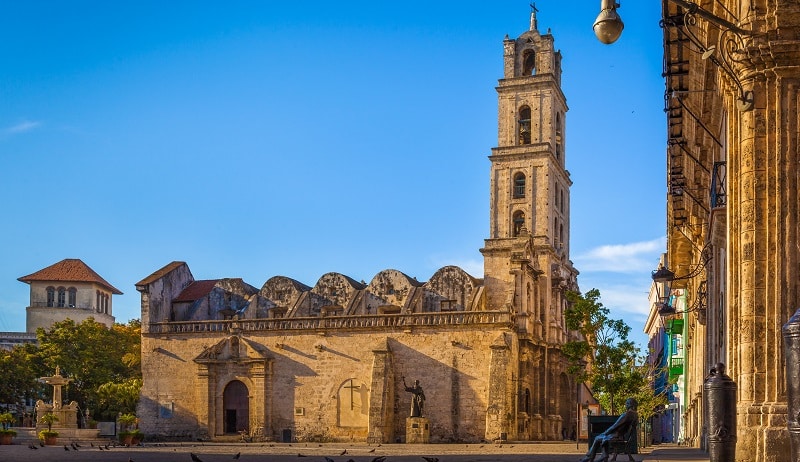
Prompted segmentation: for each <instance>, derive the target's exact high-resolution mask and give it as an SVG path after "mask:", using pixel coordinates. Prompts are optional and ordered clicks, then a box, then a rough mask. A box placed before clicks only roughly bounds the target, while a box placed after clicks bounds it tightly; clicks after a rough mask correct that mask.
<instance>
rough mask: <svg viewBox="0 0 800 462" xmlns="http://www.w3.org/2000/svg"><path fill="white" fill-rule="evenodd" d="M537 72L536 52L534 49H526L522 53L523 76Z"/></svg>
mask: <svg viewBox="0 0 800 462" xmlns="http://www.w3.org/2000/svg"><path fill="white" fill-rule="evenodd" d="M535 74H536V53H535V52H534V51H533V50H525V53H524V54H523V55H522V76H523V77H527V76H529V75H535Z"/></svg>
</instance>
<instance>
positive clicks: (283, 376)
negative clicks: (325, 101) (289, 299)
mask: <svg viewBox="0 0 800 462" xmlns="http://www.w3.org/2000/svg"><path fill="white" fill-rule="evenodd" d="M510 335H511V334H510V332H509V331H508V329H506V328H502V327H501V326H496V327H492V328H487V329H469V330H467V329H463V328H442V329H436V328H417V327H415V328H414V329H407V330H405V331H386V330H385V331H382V332H375V333H364V332H355V331H347V330H336V331H327V332H317V331H310V332H291V333H290V334H289V333H287V332H283V333H282V332H247V333H244V334H240V335H239V337H240V338H241V339H242V341H241V342H237V343H238V344H240V345H245V346H240V347H239V349H240V351H239V353H237V354H238V355H239V356H238V357H236V358H233V357H231V356H230V353H229V352H227V353H226V352H225V348H227V347H223V348H221V349H219V350H220V351H219V352H218V353H217V354H218V355H219V356H218V357H217V359H218V360H219V361H221V362H224V363H226V364H230V365H236V364H239V365H244V366H243V367H240V368H237V367H228V366H226V367H224V368H222V369H224V370H218V371H217V372H216V375H215V372H214V368H215V366H213V365H208V364H206V363H203V360H202V359H200V357H201V356H202V355H203V353H204V352H208V351H210V350H213V349H215V347H216V346H217V345H218V344H220V338H221V336H220V335H214V334H210V333H206V334H198V335H182V336H175V337H174V338H170V339H165V338H161V337H160V336H152V335H144V336H143V339H142V351H143V354H142V368H143V371H145V373H144V386H143V388H142V399H141V404H140V407H139V409H138V412H137V415H138V416H139V417H140V421H141V423H140V426H141V427H142V430H143V431H144V432H145V433H147V434H149V435H160V436H164V437H178V436H192V437H195V436H201V437H202V436H210V437H213V436H218V435H222V434H223V433H224V431H223V430H224V429H223V428H221V427H220V423H221V416H220V415H218V414H219V411H217V412H216V414H217V415H215V411H214V409H215V408H216V409H221V408H222V406H218V404H219V403H216V399H217V397H219V396H220V395H221V393H222V390H223V389H224V388H225V386H226V384H227V383H228V382H230V381H231V380H239V381H242V382H243V383H245V384H246V385H248V389H252V388H253V387H254V386H255V384H254V378H253V377H251V376H249V375H248V374H249V372H248V371H251V370H253V368H252V367H251V366H247V364H249V363H260V364H261V366H262V367H263V368H264V371H265V377H264V380H265V381H266V382H267V385H266V386H265V387H263V388H264V389H265V390H269V393H267V395H268V396H265V400H264V401H265V406H264V407H263V409H262V410H261V411H260V412H253V410H254V409H257V408H258V403H257V401H258V398H257V396H256V395H257V394H254V393H252V391H250V393H251V395H254V396H252V397H251V398H250V403H251V404H250V410H251V412H250V426H251V430H252V429H256V428H259V427H263V428H264V433H265V434H266V436H268V437H271V438H273V439H275V440H280V439H281V438H282V437H283V435H284V431H286V430H289V431H291V433H292V435H293V439H296V440H298V441H351V440H357V441H365V440H366V439H367V436H368V434H370V435H372V437H373V438H374V441H378V440H381V441H382V442H393V441H396V440H398V439H399V440H402V439H403V437H404V432H405V418H406V417H407V416H408V414H409V409H410V398H411V394H410V393H406V392H405V391H404V387H403V377H405V379H406V382H407V383H408V384H409V385H411V383H413V381H414V380H419V381H420V385H421V386H422V387H423V389H424V391H425V395H426V398H427V400H426V402H425V409H424V415H425V417H427V418H429V419H430V421H431V440H432V441H433V442H436V441H471V442H475V441H480V440H482V439H484V438H487V436H489V437H491V436H492V434H493V433H498V435H496V436H499V432H500V428H499V427H498V428H497V429H494V428H493V429H490V432H489V433H487V427H486V422H487V421H486V410H487V408H488V407H489V396H490V382H491V380H492V377H491V376H490V372H491V370H493V369H497V367H498V364H502V366H503V368H504V370H505V371H506V372H505V373H504V375H503V377H504V378H503V379H502V380H499V381H497V380H496V381H495V382H496V383H495V384H494V385H492V386H491V388H492V389H496V390H501V391H500V392H499V394H498V395H497V397H496V398H495V400H497V401H499V403H498V406H499V407H500V408H502V409H506V408H509V409H510V407H511V406H512V403H511V402H510V396H511V392H510V390H511V388H512V387H513V384H512V383H511V372H512V370H513V366H512V361H509V359H510V358H511V356H510V353H509V352H508V351H505V352H503V353H502V356H503V358H505V359H502V358H501V359H498V358H496V357H494V359H493V352H496V351H498V343H497V342H498V338H501V339H503V340H502V342H503V344H505V343H506V342H508V341H510V340H507V339H506V338H507V337H508V339H510V338H511V337H510ZM231 337H236V335H233V336H226V337H225V338H226V339H229V338H231ZM493 345H494V346H493ZM495 356H496V354H495ZM201 363H202V364H201ZM207 377H209V378H211V380H207ZM384 378H386V379H388V380H386V381H384ZM351 380H352V382H351ZM207 382H212V383H211V388H210V390H211V391H210V392H209V391H208V390H209V389H208V387H207ZM349 386H355V387H357V388H355V389H354V390H355V391H354V392H353V393H355V395H356V399H355V400H354V401H355V403H356V404H357V406H356V407H357V408H359V409H353V408H352V406H351V404H352V402H351V401H349V400H348V396H349V393H350V392H351V389H349V388H348V387H349ZM376 388H377V389H376ZM362 403H363V404H362ZM362 405H365V406H366V407H360V406H362ZM165 408H166V412H165ZM170 409H172V410H173V412H172V413H171V415H168V414H169V412H168V411H169V410H170ZM354 410H355V411H357V412H356V413H354V412H353V411H354ZM357 413H361V414H362V416H361V417H358V416H357V415H356V414H357ZM370 426H372V427H373V428H371V427H370ZM198 429H199V430H198ZM505 430H506V431H508V429H505ZM392 438H393V440H392Z"/></svg>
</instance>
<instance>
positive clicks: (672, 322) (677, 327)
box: [664, 319, 683, 335]
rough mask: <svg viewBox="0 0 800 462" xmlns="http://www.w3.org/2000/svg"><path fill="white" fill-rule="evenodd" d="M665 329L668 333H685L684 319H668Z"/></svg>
mask: <svg viewBox="0 0 800 462" xmlns="http://www.w3.org/2000/svg"><path fill="white" fill-rule="evenodd" d="M664 330H665V331H666V332H667V333H668V334H672V335H675V334H683V319H667V320H666V323H665V326H664Z"/></svg>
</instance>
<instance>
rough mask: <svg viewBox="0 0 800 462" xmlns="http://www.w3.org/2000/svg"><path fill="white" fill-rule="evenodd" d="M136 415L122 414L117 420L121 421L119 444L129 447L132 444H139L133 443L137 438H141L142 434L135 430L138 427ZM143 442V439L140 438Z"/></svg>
mask: <svg viewBox="0 0 800 462" xmlns="http://www.w3.org/2000/svg"><path fill="white" fill-rule="evenodd" d="M136 420H137V419H136V415H135V414H122V415H120V416H119V418H117V421H119V428H120V432H119V442H120V443H122V444H124V445H126V446H129V445H131V444H138V443H139V442H138V441H137V442H136V443H134V442H133V440H134V437H135V436H141V432H140V431H139V430H136V429H134V428H133V426H134V425H136ZM139 441H141V437H140V438H139Z"/></svg>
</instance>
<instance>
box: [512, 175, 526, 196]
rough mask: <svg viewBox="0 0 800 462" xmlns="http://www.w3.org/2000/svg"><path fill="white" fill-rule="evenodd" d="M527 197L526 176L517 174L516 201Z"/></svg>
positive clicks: (515, 182)
mask: <svg viewBox="0 0 800 462" xmlns="http://www.w3.org/2000/svg"><path fill="white" fill-rule="evenodd" d="M522 197H525V174H524V173H522V172H517V173H516V174H515V175H514V199H519V198H522Z"/></svg>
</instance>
